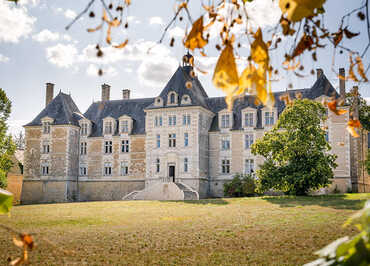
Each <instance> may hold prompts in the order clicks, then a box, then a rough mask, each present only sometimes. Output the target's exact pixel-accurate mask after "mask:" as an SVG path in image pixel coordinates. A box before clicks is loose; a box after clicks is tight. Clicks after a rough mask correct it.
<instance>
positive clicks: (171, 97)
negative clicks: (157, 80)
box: [170, 93, 175, 103]
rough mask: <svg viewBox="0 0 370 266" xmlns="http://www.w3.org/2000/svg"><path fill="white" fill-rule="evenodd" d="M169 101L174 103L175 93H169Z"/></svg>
mask: <svg viewBox="0 0 370 266" xmlns="http://www.w3.org/2000/svg"><path fill="white" fill-rule="evenodd" d="M170 103H175V94H174V93H171V95H170Z"/></svg>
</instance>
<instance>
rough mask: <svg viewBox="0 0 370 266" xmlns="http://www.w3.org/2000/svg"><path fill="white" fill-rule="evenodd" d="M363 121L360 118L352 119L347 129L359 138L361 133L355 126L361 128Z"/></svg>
mask: <svg viewBox="0 0 370 266" xmlns="http://www.w3.org/2000/svg"><path fill="white" fill-rule="evenodd" d="M360 127H361V123H360V121H359V120H352V119H350V120H349V121H348V124H347V130H348V132H349V133H350V134H351V135H352V137H354V138H358V137H359V136H360V135H359V134H358V133H357V132H356V130H355V128H360Z"/></svg>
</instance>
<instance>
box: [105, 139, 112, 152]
mask: <svg viewBox="0 0 370 266" xmlns="http://www.w3.org/2000/svg"><path fill="white" fill-rule="evenodd" d="M104 150H105V153H112V141H111V140H109V141H106V142H105V143H104Z"/></svg>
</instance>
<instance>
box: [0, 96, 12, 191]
mask: <svg viewBox="0 0 370 266" xmlns="http://www.w3.org/2000/svg"><path fill="white" fill-rule="evenodd" d="M10 111H11V102H10V100H9V99H8V97H6V94H5V92H4V91H3V90H2V89H0V188H5V187H6V174H7V173H8V171H9V170H10V168H11V167H12V166H13V162H12V155H13V154H14V152H15V145H14V143H13V141H12V137H11V136H9V135H7V130H8V126H7V124H6V121H7V120H8V118H9V115H10Z"/></svg>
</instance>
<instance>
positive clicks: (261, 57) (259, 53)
mask: <svg viewBox="0 0 370 266" xmlns="http://www.w3.org/2000/svg"><path fill="white" fill-rule="evenodd" d="M251 57H252V60H253V61H254V62H256V63H257V64H259V65H261V64H264V65H266V66H267V65H268V63H269V54H268V47H267V45H266V43H265V42H264V41H263V39H262V31H261V28H259V29H258V30H257V32H256V34H255V35H254V41H253V43H252V44H251Z"/></svg>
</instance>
